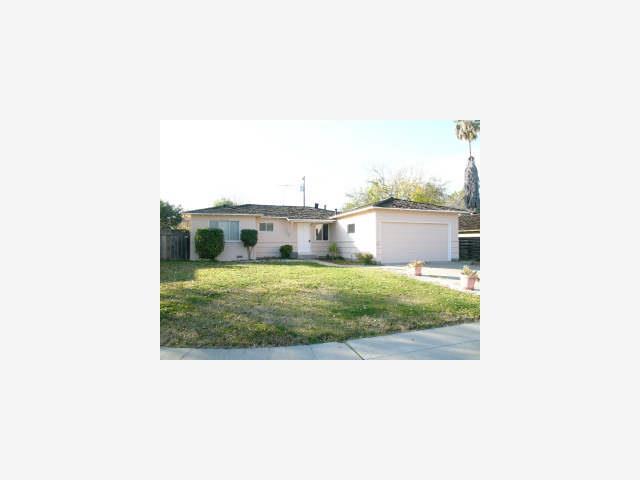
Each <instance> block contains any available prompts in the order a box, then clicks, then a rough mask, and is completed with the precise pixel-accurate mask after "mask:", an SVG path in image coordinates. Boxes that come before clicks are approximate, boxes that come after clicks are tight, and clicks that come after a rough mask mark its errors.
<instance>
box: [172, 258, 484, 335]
mask: <svg viewBox="0 0 640 480" xmlns="http://www.w3.org/2000/svg"><path fill="white" fill-rule="evenodd" d="M479 318H480V298H479V297H477V296H475V295H468V294H465V293H461V292H456V291H454V290H450V289H447V288H445V287H440V286H438V285H433V284H429V283H425V282H420V281H417V280H413V279H411V278H408V277H402V276H400V275H396V274H393V273H389V272H384V271H381V270H379V269H376V268H370V267H369V268H366V267H363V268H358V267H352V268H344V267H342V268H341V267H327V266H323V265H319V264H316V263H311V262H308V263H306V262H305V263H302V262H301V263H285V262H251V263H214V262H206V261H201V262H176V261H163V262H160V343H161V345H163V346H168V347H251V346H277V345H296V344H308V343H319V342H332V341H344V340H347V339H350V338H359V337H367V336H374V335H384V334H387V333H391V332H399V331H403V330H414V329H419V328H430V327H438V326H443V325H450V324H454V323H460V322H464V321H472V320H477V319H479Z"/></svg>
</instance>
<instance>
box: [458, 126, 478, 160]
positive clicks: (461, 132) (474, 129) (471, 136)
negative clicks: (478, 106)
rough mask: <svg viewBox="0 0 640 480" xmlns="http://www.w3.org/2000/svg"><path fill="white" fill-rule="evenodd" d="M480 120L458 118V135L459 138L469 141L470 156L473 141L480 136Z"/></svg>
mask: <svg viewBox="0 0 640 480" xmlns="http://www.w3.org/2000/svg"><path fill="white" fill-rule="evenodd" d="M478 133H480V120H456V135H457V137H458V140H463V141H465V142H469V156H471V142H472V141H474V140H475V139H476V138H478Z"/></svg>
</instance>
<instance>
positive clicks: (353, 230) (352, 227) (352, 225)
mask: <svg viewBox="0 0 640 480" xmlns="http://www.w3.org/2000/svg"><path fill="white" fill-rule="evenodd" d="M347 233H356V224H355V223H350V224H349V225H347Z"/></svg>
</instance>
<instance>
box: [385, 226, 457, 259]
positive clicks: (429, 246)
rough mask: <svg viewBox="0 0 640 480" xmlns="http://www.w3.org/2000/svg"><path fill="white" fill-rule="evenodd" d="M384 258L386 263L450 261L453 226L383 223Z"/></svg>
mask: <svg viewBox="0 0 640 480" xmlns="http://www.w3.org/2000/svg"><path fill="white" fill-rule="evenodd" d="M381 229H382V232H381V242H380V247H379V248H380V257H381V261H382V262H384V263H405V262H411V261H413V260H425V261H448V260H450V259H451V258H450V237H449V225H447V224H444V223H418V222H415V223H412V222H382V223H381Z"/></svg>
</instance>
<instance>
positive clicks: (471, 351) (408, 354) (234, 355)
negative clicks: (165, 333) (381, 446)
mask: <svg viewBox="0 0 640 480" xmlns="http://www.w3.org/2000/svg"><path fill="white" fill-rule="evenodd" d="M160 359H161V360H480V323H479V322H476V323H465V324H461V325H454V326H451V327H442V328H430V329H427V330H416V331H413V332H404V333H396V334H393V335H384V336H381V337H370V338H360V339H357V340H348V341H347V342H344V343H338V342H331V343H321V344H317V345H297V346H293V347H271V348H167V347H160Z"/></svg>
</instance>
